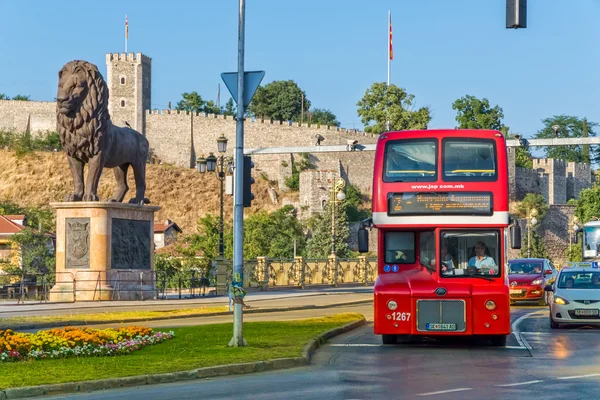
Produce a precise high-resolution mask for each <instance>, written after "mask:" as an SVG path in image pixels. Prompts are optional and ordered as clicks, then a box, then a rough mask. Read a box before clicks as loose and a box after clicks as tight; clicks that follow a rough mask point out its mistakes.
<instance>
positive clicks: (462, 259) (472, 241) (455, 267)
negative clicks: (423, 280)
mask: <svg viewBox="0 0 600 400" xmlns="http://www.w3.org/2000/svg"><path fill="white" fill-rule="evenodd" d="M441 235H442V237H441V241H440V260H441V262H440V269H441V275H442V276H444V277H455V276H461V277H469V276H485V277H497V276H500V272H501V268H500V267H499V266H500V265H501V262H500V241H499V237H500V235H499V233H498V231H497V230H481V231H474V232H473V231H470V232H469V231H442V232H441Z"/></svg>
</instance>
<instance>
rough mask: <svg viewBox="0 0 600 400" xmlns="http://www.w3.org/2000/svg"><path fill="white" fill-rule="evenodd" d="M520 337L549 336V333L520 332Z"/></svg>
mask: <svg viewBox="0 0 600 400" xmlns="http://www.w3.org/2000/svg"><path fill="white" fill-rule="evenodd" d="M521 335H534V336H550V335H552V333H550V332H521Z"/></svg>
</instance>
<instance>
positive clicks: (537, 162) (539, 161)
mask: <svg viewBox="0 0 600 400" xmlns="http://www.w3.org/2000/svg"><path fill="white" fill-rule="evenodd" d="M533 166H534V167H536V166H540V167H545V166H557V167H564V166H566V162H565V160H557V159H554V158H534V159H533Z"/></svg>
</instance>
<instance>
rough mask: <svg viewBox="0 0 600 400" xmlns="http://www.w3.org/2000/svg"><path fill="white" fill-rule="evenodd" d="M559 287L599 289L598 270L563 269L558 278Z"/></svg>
mask: <svg viewBox="0 0 600 400" xmlns="http://www.w3.org/2000/svg"><path fill="white" fill-rule="evenodd" d="M558 287H559V288H560V289H600V272H592V271H590V272H587V271H586V272H581V271H563V272H561V274H560V277H559V278H558Z"/></svg>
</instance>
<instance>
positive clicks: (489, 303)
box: [485, 300, 496, 311]
mask: <svg viewBox="0 0 600 400" xmlns="http://www.w3.org/2000/svg"><path fill="white" fill-rule="evenodd" d="M485 308H487V309H488V310H490V311H492V310H495V309H496V303H495V302H494V300H488V301H486V302H485Z"/></svg>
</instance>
